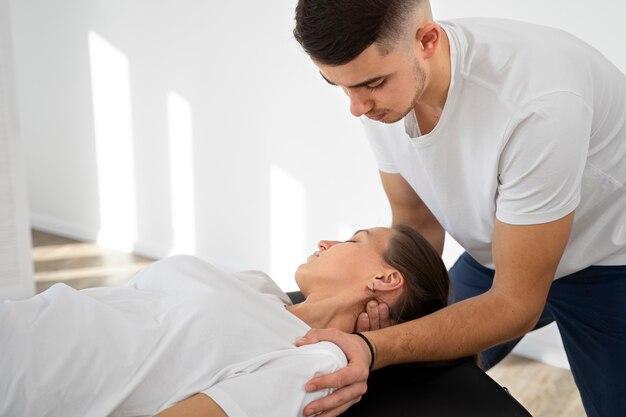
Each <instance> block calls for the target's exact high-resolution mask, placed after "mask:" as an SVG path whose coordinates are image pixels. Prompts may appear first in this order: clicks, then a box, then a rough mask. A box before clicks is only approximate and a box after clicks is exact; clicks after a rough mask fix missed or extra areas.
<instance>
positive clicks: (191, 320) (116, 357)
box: [0, 256, 346, 417]
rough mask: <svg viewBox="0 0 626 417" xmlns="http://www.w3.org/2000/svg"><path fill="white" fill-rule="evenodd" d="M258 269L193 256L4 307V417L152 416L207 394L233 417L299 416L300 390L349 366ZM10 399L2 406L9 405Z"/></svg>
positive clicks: (304, 399) (0, 323)
mask: <svg viewBox="0 0 626 417" xmlns="http://www.w3.org/2000/svg"><path fill="white" fill-rule="evenodd" d="M289 303H290V302H289V299H288V297H287V296H286V295H285V294H284V293H283V292H282V291H281V290H280V289H279V288H278V287H277V286H276V284H274V283H273V281H272V280H271V279H270V278H269V277H268V276H267V275H265V274H263V273H261V272H245V273H235V274H232V273H226V272H223V271H220V270H218V269H216V268H214V267H212V266H211V265H209V264H207V263H205V262H203V261H201V260H199V259H197V258H194V257H191V256H175V257H171V258H167V259H164V260H162V261H159V262H155V263H154V264H153V265H151V266H149V267H148V268H146V269H145V270H143V271H142V272H140V273H139V274H138V275H137V276H135V278H133V280H132V281H131V282H130V283H129V284H128V285H127V286H125V287H120V288H93V289H86V290H82V291H76V290H74V289H72V288H70V287H68V286H66V285H63V284H57V285H54V286H52V287H51V288H50V289H48V290H47V291H45V292H43V293H41V294H39V295H37V296H35V297H33V298H31V299H28V300H25V301H19V302H5V303H3V304H1V305H0V337H1V338H2V340H3V343H2V346H1V347H0V370H1V375H0V395H2V397H3V401H0V416H17V415H20V416H33V417H34V416H65V417H67V416H73V415H76V416H78V415H80V416H85V415H89V416H109V415H110V416H148V415H154V414H156V413H158V412H160V411H162V410H164V409H166V408H168V407H170V406H171V405H173V404H174V403H176V402H178V401H181V400H183V399H185V398H187V397H189V396H191V395H194V394H197V393H201V392H204V393H206V394H207V395H209V396H211V397H212V398H213V399H214V400H215V401H216V402H217V403H218V404H219V405H220V406H221V407H222V408H223V409H224V411H225V412H226V413H227V414H228V415H229V417H237V416H242V417H243V416H277V415H280V416H294V417H295V416H299V415H302V414H301V413H302V409H303V408H304V406H305V405H306V404H308V403H309V402H310V401H312V400H313V399H314V398H319V397H321V396H323V395H324V394H326V393H325V392H319V393H315V394H313V395H312V394H307V393H305V391H304V384H305V383H306V381H308V379H309V378H311V377H313V376H314V375H316V374H318V373H328V372H332V371H334V370H337V369H340V368H342V367H344V366H345V365H346V359H345V356H344V355H343V353H342V352H341V350H340V349H339V348H338V347H337V346H335V345H333V344H330V343H321V344H318V345H312V346H307V347H304V348H296V347H295V346H294V342H295V341H296V340H297V338H299V337H300V336H302V335H304V334H305V333H306V332H307V331H308V329H309V326H307V325H306V323H304V322H302V321H301V320H299V319H298V318H297V317H295V316H294V315H292V314H291V313H289V312H288V311H287V310H286V309H285V307H284V306H285V304H289ZM5 399H6V400H5Z"/></svg>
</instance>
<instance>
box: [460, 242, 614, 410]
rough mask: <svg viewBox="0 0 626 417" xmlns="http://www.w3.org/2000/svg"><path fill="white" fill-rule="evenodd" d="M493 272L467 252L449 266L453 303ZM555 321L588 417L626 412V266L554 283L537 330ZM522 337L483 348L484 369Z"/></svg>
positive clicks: (484, 287) (480, 289)
mask: <svg viewBox="0 0 626 417" xmlns="http://www.w3.org/2000/svg"><path fill="white" fill-rule="evenodd" d="M494 274H495V271H493V270H492V269H489V268H485V267H484V266H482V265H480V264H479V263H478V262H477V261H476V260H474V259H473V258H472V257H471V256H470V255H469V254H468V253H467V252H466V253H464V254H463V255H461V257H459V259H458V261H457V262H456V263H455V264H454V266H453V267H452V269H451V270H450V279H451V280H452V294H451V299H452V301H453V302H457V301H460V300H464V299H466V298H470V297H474V296H476V295H479V294H482V293H484V292H485V291H488V290H489V288H491V284H492V282H493V277H494ZM553 321H555V322H556V324H557V326H558V328H559V332H560V333H561V338H562V339H563V345H564V347H565V352H566V354H567V358H568V360H569V363H570V367H571V369H572V374H573V376H574V380H575V381H576V385H577V386H578V389H579V391H580V394H581V397H582V401H583V405H584V407H585V411H586V412H587V415H588V417H624V416H626V266H591V267H589V268H586V269H583V270H582V271H578V272H576V273H574V274H571V275H568V276H566V277H563V278H560V279H558V280H556V281H554V282H553V284H552V287H551V288H550V293H549V295H548V300H547V302H546V306H545V308H544V311H543V314H542V315H541V318H540V319H539V322H538V323H537V325H536V327H535V329H538V328H540V327H543V326H545V325H546V324H549V323H551V322H553ZM520 340H521V339H517V340H513V341H511V342H508V343H504V344H502V345H498V346H495V347H492V348H491V349H488V350H486V351H485V352H483V353H482V354H481V356H480V359H481V362H482V366H483V368H484V369H489V368H490V367H492V366H493V365H495V364H496V363H498V362H499V361H500V360H502V359H503V358H504V357H505V356H506V355H507V354H508V353H509V352H510V351H511V350H512V349H513V347H515V345H516V344H517V343H518V342H519V341H520Z"/></svg>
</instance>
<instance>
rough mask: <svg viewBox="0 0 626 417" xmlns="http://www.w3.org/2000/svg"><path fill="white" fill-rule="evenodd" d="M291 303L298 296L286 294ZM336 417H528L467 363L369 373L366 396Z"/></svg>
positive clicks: (472, 365)
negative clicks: (339, 416) (340, 416)
mask: <svg viewBox="0 0 626 417" xmlns="http://www.w3.org/2000/svg"><path fill="white" fill-rule="evenodd" d="M288 295H289V298H291V300H292V301H293V302H294V304H295V303H299V302H302V301H304V297H303V296H302V294H301V293H300V292H297V291H296V292H290V293H288ZM342 417H532V416H531V415H530V413H529V412H528V411H526V409H525V408H524V407H523V406H522V405H521V404H520V403H518V402H517V401H516V400H515V398H513V396H511V394H509V392H508V391H507V390H506V389H505V388H502V387H501V386H500V385H498V383H497V382H495V381H494V380H493V379H491V378H490V377H489V375H487V374H486V373H485V372H484V371H483V370H481V369H480V368H479V367H478V366H477V365H476V364H474V363H473V362H472V361H468V360H463V361H459V362H457V363H455V364H453V365H448V366H444V367H427V366H424V365H420V364H407V365H395V366H389V367H387V368H383V369H379V370H377V371H373V372H372V373H371V374H370V376H369V379H368V391H367V393H366V394H365V395H363V398H362V399H361V401H360V402H358V403H357V404H355V405H353V406H352V407H351V408H350V409H349V410H348V411H347V412H345V413H344V414H342Z"/></svg>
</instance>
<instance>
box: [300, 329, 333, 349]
mask: <svg viewBox="0 0 626 417" xmlns="http://www.w3.org/2000/svg"><path fill="white" fill-rule="evenodd" d="M335 332H339V330H335V329H324V330H320V329H311V330H309V331H308V332H307V333H306V334H305V335H304V336H302V337H301V338H300V339H298V340H296V346H298V347H300V346H304V345H312V344H313V343H317V342H321V341H322V340H326V339H327V338H328V337H329V335H333V334H334V333H335ZM323 334H325V335H326V337H323Z"/></svg>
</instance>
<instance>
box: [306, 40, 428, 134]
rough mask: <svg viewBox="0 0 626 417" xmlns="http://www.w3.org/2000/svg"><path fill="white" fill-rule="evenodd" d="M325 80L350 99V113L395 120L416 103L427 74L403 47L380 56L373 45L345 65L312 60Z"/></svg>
mask: <svg viewBox="0 0 626 417" xmlns="http://www.w3.org/2000/svg"><path fill="white" fill-rule="evenodd" d="M315 64H316V65H317V67H318V68H319V70H320V74H321V75H322V77H324V78H325V79H326V81H327V82H329V83H330V84H333V85H337V86H339V87H341V89H342V90H343V91H344V92H345V93H346V95H347V96H348V98H350V112H351V113H352V114H353V115H354V116H356V117H360V116H362V115H366V116H367V117H369V118H370V119H372V120H376V121H380V122H383V123H394V122H397V121H399V120H401V119H402V118H403V117H404V116H406V115H407V114H408V113H409V112H410V111H411V110H413V108H414V107H415V105H416V104H417V102H418V101H419V99H420V97H421V96H422V94H423V92H424V89H425V88H426V73H425V71H424V69H423V67H422V66H421V65H420V63H419V61H418V60H417V58H415V56H414V54H411V51H408V50H405V49H398V50H394V51H391V52H390V53H388V54H387V55H385V56H383V55H382V54H381V53H380V50H379V47H378V46H377V45H376V44H374V45H371V46H370V47H368V48H367V49H365V50H364V51H363V52H362V53H361V54H360V55H359V56H357V57H356V58H355V59H353V60H352V61H350V62H348V63H347V64H344V65H339V66H330V65H323V64H320V63H318V62H315Z"/></svg>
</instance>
